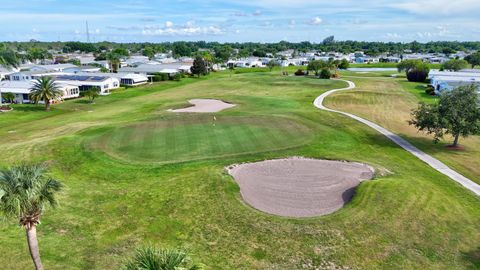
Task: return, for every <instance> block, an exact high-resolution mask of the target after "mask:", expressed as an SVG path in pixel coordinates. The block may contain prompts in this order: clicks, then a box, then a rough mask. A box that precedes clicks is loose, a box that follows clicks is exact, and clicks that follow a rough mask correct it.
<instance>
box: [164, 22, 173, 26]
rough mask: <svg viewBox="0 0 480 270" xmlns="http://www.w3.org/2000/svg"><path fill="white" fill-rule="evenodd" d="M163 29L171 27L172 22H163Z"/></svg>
mask: <svg viewBox="0 0 480 270" xmlns="http://www.w3.org/2000/svg"><path fill="white" fill-rule="evenodd" d="M165 27H173V22H171V21H166V22H165Z"/></svg>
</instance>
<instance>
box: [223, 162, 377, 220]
mask: <svg viewBox="0 0 480 270" xmlns="http://www.w3.org/2000/svg"><path fill="white" fill-rule="evenodd" d="M228 172H229V173H230V174H231V175H232V176H233V177H234V178H235V181H237V183H238V184H239V186H240V193H241V195H242V197H243V199H244V200H245V201H246V202H247V203H248V204H249V205H251V206H253V207H254V208H256V209H258V210H260V211H263V212H266V213H270V214H274V215H279V216H286V217H313V216H321V215H326V214H329V213H332V212H335V211H336V210H338V209H340V208H342V207H343V205H345V203H347V202H348V201H349V200H350V199H351V198H352V196H353V194H354V192H355V188H356V186H357V185H358V184H359V183H360V182H361V181H363V180H367V179H371V178H372V177H373V175H374V170H373V169H372V168H371V167H370V166H368V165H365V164H361V163H353V162H342V161H330V160H316V159H306V158H289V159H277V160H268V161H262V162H255V163H246V164H240V165H234V166H231V167H229V168H228Z"/></svg>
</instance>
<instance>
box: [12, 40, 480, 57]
mask: <svg viewBox="0 0 480 270" xmlns="http://www.w3.org/2000/svg"><path fill="white" fill-rule="evenodd" d="M5 45H6V46H7V47H8V48H10V49H12V50H14V51H17V52H24V51H28V50H29V49H31V48H40V49H44V50H57V51H62V52H65V53H69V52H74V51H81V52H86V53H101V52H105V51H110V50H113V49H116V48H124V49H127V50H128V51H130V52H132V53H141V52H144V53H145V54H147V55H152V54H154V53H162V52H169V51H172V52H173V54H174V55H175V56H192V55H193V54H194V53H196V52H197V51H198V50H199V49H207V50H211V51H215V52H230V51H233V50H235V51H236V54H237V55H238V56H239V57H242V56H250V55H256V56H260V57H262V56H265V55H266V54H267V53H271V54H275V53H278V52H281V51H285V50H288V49H292V50H294V51H295V52H296V53H301V52H307V51H310V50H318V51H337V52H342V53H353V52H355V51H364V52H366V53H367V54H368V55H372V56H375V55H378V54H383V53H391V54H402V53H404V52H405V51H406V50H409V51H411V52H414V53H445V54H451V53H454V52H456V51H472V50H473V51H478V50H480V41H471V42H459V41H435V42H427V43H420V42H417V41H412V42H408V43H400V42H367V41H351V40H348V41H335V40H334V39H333V37H328V38H326V39H325V40H324V41H323V42H321V43H312V42H309V41H302V42H288V41H280V42H275V43H259V42H244V43H239V42H227V43H220V42H206V41H189V42H187V41H176V42H161V43H150V42H142V43H115V42H108V41H103V42H97V43H83V42H74V41H70V42H40V41H29V42H5Z"/></svg>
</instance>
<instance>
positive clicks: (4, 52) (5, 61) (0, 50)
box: [0, 45, 18, 68]
mask: <svg viewBox="0 0 480 270" xmlns="http://www.w3.org/2000/svg"><path fill="white" fill-rule="evenodd" d="M0 66H2V67H6V68H8V67H17V66H18V59H17V56H16V55H15V52H14V51H12V50H10V49H7V48H6V47H5V46H4V45H0Z"/></svg>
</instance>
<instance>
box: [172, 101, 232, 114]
mask: <svg viewBox="0 0 480 270" xmlns="http://www.w3.org/2000/svg"><path fill="white" fill-rule="evenodd" d="M188 102H189V103H190V104H192V105H193V106H189V107H186V108H182V109H176V110H173V109H170V110H168V111H170V112H180V113H212V112H219V111H223V110H225V109H229V108H232V107H235V106H236V105H235V104H230V103H226V102H224V101H222V100H218V99H191V100H189V101H188Z"/></svg>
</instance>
